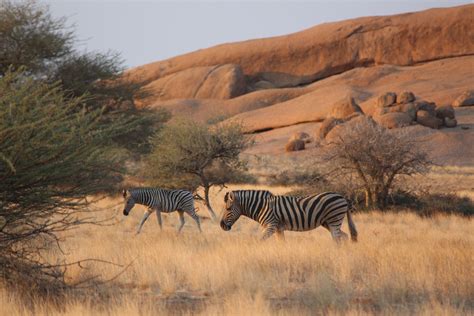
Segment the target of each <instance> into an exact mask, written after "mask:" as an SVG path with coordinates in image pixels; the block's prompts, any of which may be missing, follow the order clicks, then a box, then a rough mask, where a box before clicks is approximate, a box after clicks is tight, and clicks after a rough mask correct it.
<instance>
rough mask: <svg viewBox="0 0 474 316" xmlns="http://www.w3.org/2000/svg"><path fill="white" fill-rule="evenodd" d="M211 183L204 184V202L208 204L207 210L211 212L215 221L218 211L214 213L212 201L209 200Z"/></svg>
mask: <svg viewBox="0 0 474 316" xmlns="http://www.w3.org/2000/svg"><path fill="white" fill-rule="evenodd" d="M209 189H210V187H209V185H204V204H206V207H207V210H208V212H209V214H210V215H211V218H212V220H213V221H215V220H216V219H217V216H216V213H214V210H213V209H212V206H211V202H210V200H209Z"/></svg>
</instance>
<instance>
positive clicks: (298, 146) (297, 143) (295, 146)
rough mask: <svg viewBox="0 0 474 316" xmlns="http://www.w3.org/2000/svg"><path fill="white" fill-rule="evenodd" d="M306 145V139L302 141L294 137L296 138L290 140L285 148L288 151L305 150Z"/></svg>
mask: <svg viewBox="0 0 474 316" xmlns="http://www.w3.org/2000/svg"><path fill="white" fill-rule="evenodd" d="M304 147H305V143H304V141H302V140H301V139H294V140H291V141H289V142H288V143H287V144H286V146H285V150H286V151H287V152H291V151H299V150H304Z"/></svg>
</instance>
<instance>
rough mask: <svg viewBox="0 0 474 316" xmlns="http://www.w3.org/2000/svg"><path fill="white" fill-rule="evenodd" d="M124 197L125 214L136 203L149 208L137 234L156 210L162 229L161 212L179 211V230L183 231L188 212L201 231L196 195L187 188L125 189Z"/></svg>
mask: <svg viewBox="0 0 474 316" xmlns="http://www.w3.org/2000/svg"><path fill="white" fill-rule="evenodd" d="M122 194H123V198H124V201H125V205H124V209H123V214H124V215H125V216H127V215H128V214H129V213H130V211H131V210H132V208H133V207H134V205H135V204H140V205H144V206H147V207H148V209H147V210H146V211H145V214H144V215H143V218H142V220H141V221H140V224H139V226H138V230H137V234H138V233H140V231H141V229H142V226H143V224H144V223H145V221H146V220H147V219H148V217H149V216H150V215H151V213H153V212H156V216H157V218H158V224H159V225H160V229H162V228H163V225H162V219H161V212H165V213H170V212H174V211H177V212H178V215H179V220H180V226H179V228H178V232H181V229H182V228H183V226H184V223H185V220H184V213H187V214H188V215H189V216H191V217H192V218H193V219H194V221H195V222H196V224H197V226H198V228H199V231H201V225H200V222H199V218H198V216H197V214H196V209H195V207H194V197H193V194H192V193H191V192H189V191H186V190H167V189H159V188H133V189H128V190H123V192H122Z"/></svg>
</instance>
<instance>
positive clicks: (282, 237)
mask: <svg viewBox="0 0 474 316" xmlns="http://www.w3.org/2000/svg"><path fill="white" fill-rule="evenodd" d="M276 236H277V238H278V239H279V240H281V241H285V231H284V230H283V229H281V228H279V229H277V231H276Z"/></svg>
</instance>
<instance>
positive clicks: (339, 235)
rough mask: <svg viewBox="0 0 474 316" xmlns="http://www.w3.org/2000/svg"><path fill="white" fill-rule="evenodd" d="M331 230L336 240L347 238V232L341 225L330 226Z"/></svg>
mask: <svg viewBox="0 0 474 316" xmlns="http://www.w3.org/2000/svg"><path fill="white" fill-rule="evenodd" d="M329 231H330V232H331V236H332V239H334V240H335V241H336V242H338V243H339V242H340V241H342V240H347V234H346V233H345V232H343V231H342V230H341V227H340V226H329Z"/></svg>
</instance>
